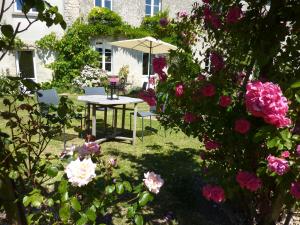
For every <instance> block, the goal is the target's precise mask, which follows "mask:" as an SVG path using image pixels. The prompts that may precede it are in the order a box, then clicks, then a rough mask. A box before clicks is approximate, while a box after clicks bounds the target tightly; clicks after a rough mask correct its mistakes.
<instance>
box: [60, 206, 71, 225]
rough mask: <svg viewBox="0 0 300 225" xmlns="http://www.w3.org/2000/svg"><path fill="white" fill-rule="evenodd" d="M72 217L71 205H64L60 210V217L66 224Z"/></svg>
mask: <svg viewBox="0 0 300 225" xmlns="http://www.w3.org/2000/svg"><path fill="white" fill-rule="evenodd" d="M70 216H71V211H70V205H69V204H63V205H62V207H61V208H60V209H59V217H60V218H61V220H62V221H64V222H66V221H68V219H69V218H70Z"/></svg>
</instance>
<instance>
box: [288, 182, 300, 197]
mask: <svg viewBox="0 0 300 225" xmlns="http://www.w3.org/2000/svg"><path fill="white" fill-rule="evenodd" d="M290 192H291V195H293V196H294V197H295V198H296V199H297V200H299V199H300V182H299V181H298V182H293V183H292V184H291V189H290Z"/></svg>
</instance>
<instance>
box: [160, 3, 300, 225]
mask: <svg viewBox="0 0 300 225" xmlns="http://www.w3.org/2000/svg"><path fill="white" fill-rule="evenodd" d="M297 4H298V3H295V2H292V1H288V2H287V1H268V3H267V5H266V3H265V4H264V3H262V2H261V1H247V0H246V1H233V0H229V1H212V0H211V1H203V2H202V3H198V2H196V3H194V4H193V9H192V11H191V13H188V15H187V16H185V17H184V19H182V18H180V19H178V20H176V19H175V20H173V21H170V23H171V24H172V28H173V30H174V32H176V34H177V41H176V46H177V47H178V49H177V50H176V51H171V52H170V54H169V56H168V60H167V64H168V65H165V64H164V68H165V69H164V74H166V75H165V79H164V80H160V81H159V82H158V85H157V92H158V94H157V96H158V99H157V102H158V104H159V105H161V104H164V105H165V110H164V112H162V113H160V116H159V118H160V122H161V124H162V125H164V126H165V127H167V128H168V127H176V128H180V129H181V130H182V131H183V132H185V133H186V134H187V135H189V136H191V137H196V138H198V139H199V153H197V155H199V154H200V155H201V156H202V157H201V158H202V160H203V161H202V164H201V167H202V171H203V173H202V174H200V175H201V177H202V179H203V182H204V186H203V187H199V188H200V189H201V188H202V194H203V196H204V197H205V198H206V199H208V200H212V201H214V202H216V203H218V202H222V203H223V202H225V205H226V202H228V203H229V205H230V206H231V207H232V208H233V210H232V213H233V214H234V215H235V216H238V217H239V218H240V219H241V221H243V222H241V224H251V223H252V224H253V221H256V222H257V224H263V225H270V224H276V223H277V222H279V220H280V219H281V218H282V217H281V215H283V214H284V213H285V212H288V211H289V210H293V209H294V208H295V209H298V206H299V204H296V201H297V200H299V198H298V197H297V196H299V195H298V194H297V193H298V190H299V189H298V187H299V183H297V182H299V180H300V173H299V167H300V147H299V146H300V107H299V104H300V80H299V79H300V78H299V74H300V67H299V60H300V57H299V54H298V50H299V48H298V47H296V46H299V45H300V39H299V35H298V34H299V27H298V26H297V25H296V24H299V23H300V21H299V18H295V17H293V16H292V15H294V13H295V11H294V9H295V8H297V7H298V6H297ZM268 8H269V9H268ZM279 15H284V16H279ZM164 63H165V62H164ZM161 67H162V66H161ZM182 84H184V88H183V86H181V85H182ZM174 90H175V91H174ZM179 96H180V97H179ZM196 118H197V119H196ZM199 186H200V185H199ZM214 187H219V188H216V189H214ZM214 190H216V192H215V191H214ZM221 190H223V192H222V191H221ZM214 193H215V194H214ZM217 193H218V194H219V195H218V194H217ZM213 196H219V197H220V196H221V197H220V198H214V197H213ZM224 196H226V198H225V197H224ZM245 202H247V203H249V204H245ZM222 205H224V204H222ZM232 224H234V222H232Z"/></svg>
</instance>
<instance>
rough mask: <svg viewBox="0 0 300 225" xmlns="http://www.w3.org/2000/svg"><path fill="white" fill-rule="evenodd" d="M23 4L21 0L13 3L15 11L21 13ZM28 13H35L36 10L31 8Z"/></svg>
mask: <svg viewBox="0 0 300 225" xmlns="http://www.w3.org/2000/svg"><path fill="white" fill-rule="evenodd" d="M23 4H24V2H23V0H16V1H15V10H16V11H19V12H21V11H22V8H23ZM29 12H31V13H32V12H33V13H34V12H37V10H36V9H35V8H32V9H30V10H29Z"/></svg>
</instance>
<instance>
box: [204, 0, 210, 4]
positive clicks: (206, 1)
mask: <svg viewBox="0 0 300 225" xmlns="http://www.w3.org/2000/svg"><path fill="white" fill-rule="evenodd" d="M209 1H210V0H202V2H203V3H206V4H209Z"/></svg>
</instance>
